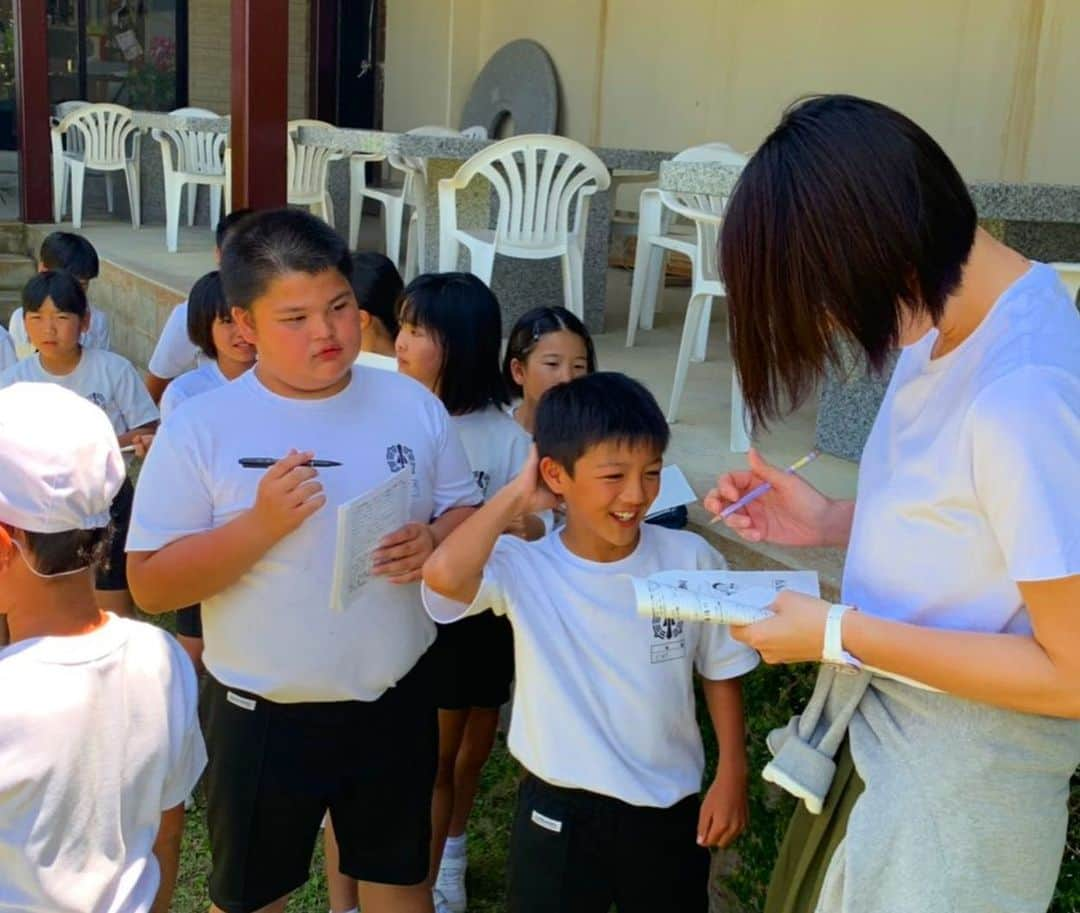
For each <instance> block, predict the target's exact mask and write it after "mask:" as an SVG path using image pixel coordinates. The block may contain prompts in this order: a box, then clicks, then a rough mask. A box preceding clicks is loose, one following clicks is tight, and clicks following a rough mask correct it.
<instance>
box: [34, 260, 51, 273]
mask: <svg viewBox="0 0 1080 913" xmlns="http://www.w3.org/2000/svg"><path fill="white" fill-rule="evenodd" d="M37 271H38V272H39V273H47V272H48V271H49V268H48V267H47V266H46V265H45V264H44V263H42V262H41V261H40V260H38V264H37Z"/></svg>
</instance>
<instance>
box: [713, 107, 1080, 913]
mask: <svg viewBox="0 0 1080 913" xmlns="http://www.w3.org/2000/svg"><path fill="white" fill-rule="evenodd" d="M721 257H722V263H723V272H724V281H725V283H726V285H727V295H728V304H729V308H730V323H731V326H730V329H731V341H732V351H733V357H734V359H735V363H736V365H737V370H738V372H739V378H740V380H741V382H742V389H743V395H744V396H745V398H746V403H747V406H748V408H749V410H750V413H751V414H752V416H753V418H754V420H755V422H756V423H757V424H758V425H764V424H765V423H767V422H769V421H771V420H774V419H776V418H778V417H779V416H781V415H782V414H783V413H784V412H785V411H786V410H787V409H788V408H790V407H792V406H793V405H794V404H797V403H798V402H800V401H801V400H802V399H804V398H805V397H806V396H807V395H808V394H810V393H811V392H812V391H813V390H814V389H815V387H816V384H817V382H818V381H819V380H820V379H821V377H822V374H823V372H824V371H825V369H826V367H827V366H828V365H829V364H830V363H837V362H838V361H839V358H840V352H841V350H842V347H843V346H844V345H845V344H847V345H852V346H854V348H855V349H856V351H861V352H863V353H865V354H866V356H867V357H868V359H869V361H870V363H871V364H874V365H878V366H880V365H882V364H883V363H884V362H885V360H886V357H887V356H888V354H889V353H890V351H892V350H893V349H895V348H898V347H899V348H900V349H901V350H902V351H901V353H900V356H899V361H898V363H897V365H896V368H895V371H894V374H893V376H892V379H891V381H890V384H889V388H888V391H887V393H886V395H885V399H884V402H883V403H882V406H881V410H880V412H879V414H878V416H877V420H876V422H875V424H874V427H873V430H872V432H871V434H870V437H869V440H868V441H867V444H866V448H865V450H864V452H863V455H862V460H861V462H860V466H859V483H858V494H857V496H856V498H855V499H854V500H852V501H841V500H834V499H830V498H827V497H825V496H824V495H823V494H822V493H821V492H819V491H817V490H816V489H815V488H813V487H812V486H811V485H809V484H808V483H807V482H805V481H804V480H802V479H800V478H799V477H798V476H795V475H788V474H786V473H784V472H783V471H782V470H778V469H777V468H776V467H773V466H770V465H769V464H767V463H766V462H765V461H764V460H763V459H761V457H760V456H759V455H758V454H756V453H755V452H751V454H750V463H749V469H748V470H745V471H737V472H731V473H728V474H726V475H724V476H722V477H721V478H720V479H719V481H718V483H717V487H716V488H715V489H714V490H713V491H712V492H710V493H709V496H708V498H707V499H706V506H707V507H708V508H709V509H710V510H711V511H713V512H717V513H718V512H719V511H721V510H722V509H723V508H724V507H725V506H727V505H729V504H731V503H732V502H734V501H735V500H736V499H738V498H739V497H740V496H741V495H742V494H744V493H745V492H747V491H748V490H749V489H750V488H752V487H754V486H755V485H758V484H760V483H761V482H763V481H765V482H770V483H771V484H772V486H773V487H772V490H771V491H769V492H768V493H767V494H766V495H765V496H763V497H761V498H760V499H758V500H757V501H755V502H753V503H752V504H750V505H749V506H748V507H746V508H744V509H742V510H740V511H738V512H736V513H735V514H733V515H732V516H730V517H729V518H728V519H727V524H728V526H729V527H730V528H731V529H733V530H734V531H735V532H736V533H738V534H739V535H740V536H742V537H743V538H744V539H746V540H748V541H751V542H763V541H768V542H775V543H779V544H783V545H789V546H821V545H824V546H847V559H846V566H845V569H844V579H843V589H842V600H843V604H842V605H835V606H830V605H829V604H828V603H826V602H824V601H823V600H820V599H812V598H810V597H808V596H803V595H800V594H795V593H790V592H785V593H782V594H781V595H780V596H779V598H778V599H777V600H776V602H775V603H774V604H773V606H772V608H773V610H774V612H775V614H774V616H773V617H771V618H769V619H767V620H765V621H761V622H758V623H757V624H753V625H749V626H746V627H742V628H735V629H733V634H734V636H735V637H737V638H738V639H739V640H741V641H743V642H745V643H748V644H750V645H751V646H752V647H754V648H755V649H757V650H758V651H760V652H761V654H762V656H763V657H764V659H765V660H766V661H767V662H769V663H797V662H808V661H809V662H822V663H823V665H822V668H821V672H820V674H819V677H818V682H817V686H816V688H815V692H814V696H813V697H812V699H811V701H810V703H809V704H808V705H807V708H806V710H805V711H804V712H803V714H802V715H801V717H797V718H796V719H795V720H793V721H792V722H791V723H790V724H789V725H788V727H787V728H786V729H784V730H778V731H777V732H774V733H773V734H772V735H771V736H770V738H769V747H770V749H771V750H772V752H773V760H772V761H771V762H770V764H769V765H768V766H767V767H766V769H765V777H766V778H767V779H769V780H772V781H773V782H775V783H778V784H779V785H781V786H782V787H784V788H785V789H787V790H789V791H790V792H792V793H794V794H795V795H796V796H798V797H799V798H801V799H802V803H801V804H800V806H799V809H798V811H797V812H796V815H795V817H794V819H793V820H792V823H791V825H790V827H789V831H788V834H787V837H786V838H785V841H784V844H783V846H782V847H781V851H780V858H779V860H778V862H777V866H776V868H775V870H774V873H773V878H772V883H771V885H770V892H769V900H768V903H767V906H766V911H768V913H781V911H783V913H802V911H814V910H817V911H819V913H824V911H827V913H834V911H835V913H839V911H844V913H969V911H970V913H991V911H1000V913H1006V911H1007V913H1029V911H1030V913H1036V911H1044V910H1046V908H1047V906H1048V905H1049V903H1050V901H1051V898H1052V895H1053V891H1054V884H1055V880H1056V877H1057V873H1058V869H1059V866H1060V862H1061V854H1062V849H1063V846H1064V842H1065V832H1066V823H1067V814H1068V813H1067V801H1068V795H1069V779H1070V776H1071V774H1072V773H1073V771H1074V770H1075V769H1076V765H1077V763H1078V761H1080V484H1078V480H1080V317H1078V315H1077V312H1076V309H1075V308H1074V306H1073V304H1072V302H1071V301H1070V300H1069V298H1068V296H1067V294H1066V292H1065V290H1064V288H1063V287H1062V286H1061V284H1060V282H1059V281H1058V279H1057V276H1056V274H1055V273H1054V271H1053V270H1052V269H1051V268H1050V267H1048V266H1046V265H1045V264H1041V263H1032V262H1031V261H1029V260H1027V259H1026V258H1025V257H1023V256H1022V255H1021V254H1019V253H1017V252H1016V251H1014V250H1011V249H1010V248H1008V247H1007V246H1005V245H1004V244H1002V243H1000V242H999V241H997V240H995V239H994V238H993V237H991V236H990V235H989V234H987V233H986V232H985V231H983V230H982V229H981V228H979V227H978V226H977V224H976V216H975V208H974V206H973V205H972V201H971V198H970V197H969V195H968V192H967V189H966V187H965V185H964V182H963V180H962V179H961V177H960V175H959V173H958V172H957V170H956V168H955V167H954V166H953V164H952V162H950V161H949V159H948V157H947V156H946V155H945V153H944V152H943V151H942V149H941V147H940V146H938V145H937V143H935V142H934V140H932V139H931V138H930V137H929V136H928V135H927V134H926V133H925V132H924V131H923V130H922V129H920V128H919V127H918V126H916V125H915V124H914V123H912V122H911V121H910V120H909V119H908V118H906V117H904V116H903V115H902V114H899V113H898V112H896V111H893V110H892V109H890V108H887V107H885V106H884V105H880V104H876V103H874V102H870V101H865V100H863V99H859V98H852V97H850V96H839V95H837V96H826V97H819V98H814V99H810V100H806V101H803V102H801V103H799V104H797V105H795V106H794V107H793V108H791V109H790V110H789V111H788V112H787V113H786V114H785V115H784V118H783V120H782V121H781V122H780V125H779V126H778V127H777V128H776V129H775V130H774V131H773V133H772V134H771V135H770V136H769V137H768V138H767V139H766V140H765V142H764V143H763V144H762V146H761V148H760V149H759V150H758V151H757V152H756V153H755V155H754V156H753V158H752V159H751V160H750V162H749V163H748V164H747V166H746V168H745V170H744V171H743V173H742V174H741V176H740V178H739V181H738V183H737V185H736V188H735V190H734V192H733V194H732V197H731V200H730V205H729V208H728V211H727V214H726V216H725V224H724V227H723V235H722V240H721ZM844 672H850V673H852V674H842V673H844Z"/></svg>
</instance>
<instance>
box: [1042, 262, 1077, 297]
mask: <svg viewBox="0 0 1080 913" xmlns="http://www.w3.org/2000/svg"><path fill="white" fill-rule="evenodd" d="M1049 266H1052V267H1053V268H1054V269H1055V270H1056V271H1057V274H1058V278H1059V279H1060V280H1061V282H1062V284H1063V285H1064V286H1065V288H1066V289H1067V290H1068V292H1069V295H1070V296H1071V297H1072V300H1073V303H1074V304H1076V305H1077V306H1078V307H1080V263H1065V262H1059V263H1051V264H1049Z"/></svg>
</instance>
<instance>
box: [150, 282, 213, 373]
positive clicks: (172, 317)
mask: <svg viewBox="0 0 1080 913" xmlns="http://www.w3.org/2000/svg"><path fill="white" fill-rule="evenodd" d="M187 317H188V303H187V302H186V301H181V302H180V303H179V304H178V305H177V306H176V307H174V308H173V309H172V311H171V313H170V314H169V316H168V318H167V319H166V320H165V326H163V327H162V328H161V335H160V336H159V337H158V341H157V345H156V346H154V353H153V354H152V355H151V356H150V364H149V365H147V368H148V369H149V371H150V373H151V374H153V375H154V376H155V377H160V378H162V380H172V379H173V378H174V377H179V376H180V375H181V374H183V373H184V372H185V371H193V370H195V368H197V367H199V365H201V364H204V363H206V362H208V361H210V360H211V359H209V358H207V357H206V355H204V354H203V351H202V349H200V348H199V347H198V346H197V345H195V343H193V342H192V341H191V337H189V336H188V331H187Z"/></svg>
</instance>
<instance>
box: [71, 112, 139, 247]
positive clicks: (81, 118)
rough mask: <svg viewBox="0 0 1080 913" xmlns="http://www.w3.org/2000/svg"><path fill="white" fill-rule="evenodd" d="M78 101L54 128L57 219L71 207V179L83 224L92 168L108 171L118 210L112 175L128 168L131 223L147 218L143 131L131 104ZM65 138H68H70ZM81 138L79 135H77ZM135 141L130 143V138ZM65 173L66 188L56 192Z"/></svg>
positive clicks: (75, 214) (74, 212)
mask: <svg viewBox="0 0 1080 913" xmlns="http://www.w3.org/2000/svg"><path fill="white" fill-rule="evenodd" d="M67 104H68V105H75V107H74V110H69V111H68V113H66V114H65V115H64V116H63V117H62V118H61V119H60V121H59V123H57V124H56V125H55V126H53V128H52V155H53V194H54V196H53V204H54V206H55V208H56V217H57V219H61V218H63V212H64V210H65V209H66V208H67V203H66V190H67V183H68V178H69V177H70V179H71V221H72V223H73V224H74V226H75V227H76V228H81V227H82V204H83V181H84V179H85V177H86V172H87V171H101V172H105V174H106V185H105V188H106V199H107V201H108V203H109V210H110V211H112V199H111V198H112V192H111V185H110V184H109V183H108V176H109V175H111V173H112V172H114V171H123V172H124V179H125V181H126V182H127V191H128V202H129V204H130V207H131V225H132V227H133V228H138V227H139V224H140V222H141V218H140V201H139V146H140V140H141V136H142V134H141V132H140V131H139V128H138V127H136V126H135V123H134V121H133V120H132V119H131V109H130V108H125V107H123V106H122V105H111V104H100V105H91V104H82V103H73V102H68V103H67ZM65 137H68V139H67V141H66V143H65ZM76 137H77V138H76ZM129 140H130V143H129ZM58 175H59V179H60V192H59V193H56V180H57V176H58Z"/></svg>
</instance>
